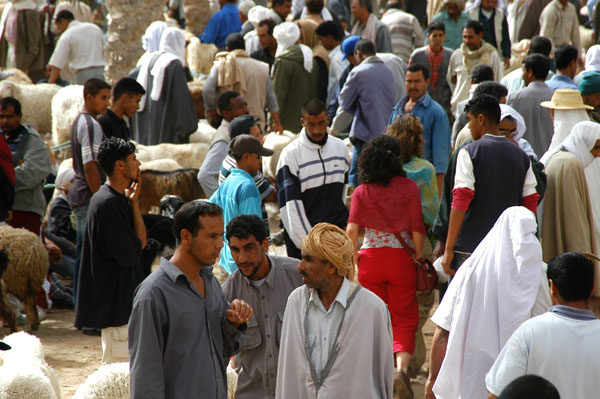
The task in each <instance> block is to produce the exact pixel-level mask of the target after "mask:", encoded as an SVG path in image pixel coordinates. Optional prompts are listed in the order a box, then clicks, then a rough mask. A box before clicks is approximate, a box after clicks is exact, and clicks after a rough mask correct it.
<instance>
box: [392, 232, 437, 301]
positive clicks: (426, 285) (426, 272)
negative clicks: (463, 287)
mask: <svg viewBox="0 0 600 399" xmlns="http://www.w3.org/2000/svg"><path fill="white" fill-rule="evenodd" d="M394 235H395V236H396V239H398V241H400V244H402V247H403V248H404V250H405V251H406V252H408V255H409V256H410V257H411V258H412V260H413V262H414V263H415V268H416V271H417V291H431V290H433V289H436V288H438V276H437V272H436V271H435V268H434V267H433V264H431V262H430V261H429V260H428V259H426V258H421V259H417V258H416V256H417V254H416V253H415V251H414V249H412V247H410V246H409V245H408V244H407V243H406V241H404V238H403V237H402V235H401V234H400V233H394Z"/></svg>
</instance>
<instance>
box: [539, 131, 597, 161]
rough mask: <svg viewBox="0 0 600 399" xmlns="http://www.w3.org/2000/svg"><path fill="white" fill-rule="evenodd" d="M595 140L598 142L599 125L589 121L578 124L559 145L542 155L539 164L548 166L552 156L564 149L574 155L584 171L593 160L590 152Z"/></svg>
mask: <svg viewBox="0 0 600 399" xmlns="http://www.w3.org/2000/svg"><path fill="white" fill-rule="evenodd" d="M596 140H600V124H598V123H596V122H591V121H584V122H579V123H577V124H576V125H575V126H574V127H573V130H572V131H571V134H569V135H568V136H567V137H566V138H565V139H564V140H563V142H562V143H561V144H560V145H558V146H556V147H555V148H553V149H551V150H548V151H547V152H546V153H545V154H544V156H543V157H542V160H541V162H542V163H543V164H544V165H548V162H549V161H550V159H551V158H552V156H553V155H554V154H556V153H557V152H558V151H560V150H563V149H564V150H567V151H569V152H570V153H572V154H573V155H575V157H577V159H578V160H579V162H581V164H582V165H583V168H584V169H585V168H586V167H588V166H589V165H590V164H591V163H592V162H593V161H594V159H595V158H594V156H593V155H592V153H591V152H590V150H591V149H592V148H594V144H596Z"/></svg>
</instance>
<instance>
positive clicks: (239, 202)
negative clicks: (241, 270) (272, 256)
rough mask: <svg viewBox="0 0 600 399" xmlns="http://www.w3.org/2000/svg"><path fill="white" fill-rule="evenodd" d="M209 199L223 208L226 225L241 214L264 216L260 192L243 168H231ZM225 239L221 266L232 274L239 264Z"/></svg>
mask: <svg viewBox="0 0 600 399" xmlns="http://www.w3.org/2000/svg"><path fill="white" fill-rule="evenodd" d="M208 201H209V202H212V203H214V204H217V205H219V206H220V207H221V208H223V218H224V219H225V226H227V224H229V222H230V221H231V220H232V219H233V218H235V217H237V216H240V215H256V216H258V217H259V218H262V212H261V210H260V204H261V200H260V193H259V192H258V189H257V188H256V184H255V183H254V179H253V178H252V176H250V174H248V172H246V171H244V170H241V169H236V168H234V169H231V174H230V175H229V176H228V177H227V179H225V181H224V182H223V184H221V185H220V186H219V188H218V189H217V191H215V192H214V194H213V195H212V196H211V197H210V199H209V200H208ZM223 239H224V240H225V246H224V247H223V250H221V259H220V261H219V266H221V267H222V268H223V269H225V270H226V271H227V273H229V274H232V273H233V272H234V271H236V270H237V266H236V264H235V262H234V261H233V257H232V256H231V251H230V250H229V243H228V242H227V239H226V238H225V237H223Z"/></svg>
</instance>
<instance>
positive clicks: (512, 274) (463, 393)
mask: <svg viewBox="0 0 600 399" xmlns="http://www.w3.org/2000/svg"><path fill="white" fill-rule="evenodd" d="M536 227H537V225H536V222H535V215H534V214H533V213H532V212H531V211H529V210H528V209H527V208H524V207H520V206H519V207H511V208H508V209H506V210H505V211H504V212H503V213H502V215H500V217H499V218H498V221H496V224H495V225H494V227H493V228H492V230H490V232H489V233H488V234H487V236H486V237H485V238H484V239H483V241H481V243H480V244H479V245H478V246H477V248H476V249H475V251H474V252H473V255H471V257H470V258H469V259H468V260H467V261H466V262H465V263H463V265H462V266H461V267H460V269H458V271H457V272H456V275H455V277H454V279H453V280H452V282H451V283H450V286H449V287H448V291H446V294H445V295H444V299H443V300H442V303H441V304H440V306H439V308H438V310H437V311H436V313H435V314H434V315H433V317H432V321H433V322H434V323H436V324H437V325H438V326H440V327H442V328H444V329H446V330H447V329H448V325H447V324H448V322H450V329H449V331H450V335H449V338H448V346H447V349H446V356H445V357H444V361H443V362H442V366H441V368H440V372H439V373H438V376H437V379H436V382H435V385H434V387H433V392H434V393H435V395H436V397H437V398H438V399H461V398H462V399H473V398H485V397H487V390H486V385H485V375H486V373H487V372H488V370H489V369H490V367H491V366H492V364H493V363H494V360H495V359H496V357H497V356H498V354H499V353H500V350H501V349H502V347H503V346H504V344H505V343H506V341H507V340H508V338H510V336H511V335H512V333H513V332H514V331H515V330H516V329H517V327H519V325H521V323H522V322H524V321H525V320H528V319H529V318H531V317H534V316H537V315H539V314H542V313H544V312H546V311H547V310H548V308H550V306H551V305H552V303H551V301H550V293H549V290H548V283H547V280H546V279H545V264H544V263H543V261H542V247H541V245H540V243H539V241H538V239H537V237H536V236H535V233H536ZM439 320H443V322H440V321H439Z"/></svg>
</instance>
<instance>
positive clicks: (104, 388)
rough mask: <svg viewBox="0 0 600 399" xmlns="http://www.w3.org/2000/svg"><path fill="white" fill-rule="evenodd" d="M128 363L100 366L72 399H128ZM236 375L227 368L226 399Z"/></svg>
mask: <svg viewBox="0 0 600 399" xmlns="http://www.w3.org/2000/svg"><path fill="white" fill-rule="evenodd" d="M129 379H130V374H129V363H112V364H105V365H103V366H101V367H100V368H99V369H98V370H96V371H95V372H93V373H92V374H90V375H89V376H88V378H87V379H86V380H85V382H84V383H83V384H81V385H80V386H79V387H78V388H77V391H75V395H73V399H107V398H108V399H129V381H130V380H129ZM236 389H237V373H236V372H235V370H233V369H232V368H231V367H227V398H228V399H234V398H235V391H236Z"/></svg>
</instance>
